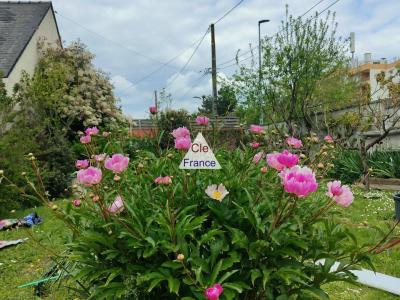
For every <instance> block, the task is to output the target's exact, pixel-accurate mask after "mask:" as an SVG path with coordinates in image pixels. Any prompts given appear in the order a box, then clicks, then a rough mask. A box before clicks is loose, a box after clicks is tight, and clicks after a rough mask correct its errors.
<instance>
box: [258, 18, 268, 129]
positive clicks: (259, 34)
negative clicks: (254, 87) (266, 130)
mask: <svg viewBox="0 0 400 300" xmlns="http://www.w3.org/2000/svg"><path fill="white" fill-rule="evenodd" d="M268 22H269V20H260V21H258V98H259V103H260V125H264V106H263V99H262V90H261V80H262V71H261V51H262V48H261V28H260V27H261V24H262V23H268Z"/></svg>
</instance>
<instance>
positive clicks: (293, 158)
mask: <svg viewBox="0 0 400 300" xmlns="http://www.w3.org/2000/svg"><path fill="white" fill-rule="evenodd" d="M276 160H277V161H278V162H279V163H280V164H281V165H284V166H285V167H286V168H291V167H293V166H295V165H297V163H298V162H299V157H298V156H297V155H296V154H293V153H290V152H289V151H288V150H283V151H282V152H281V153H279V155H278V156H277V157H276Z"/></svg>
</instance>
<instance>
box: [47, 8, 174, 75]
mask: <svg viewBox="0 0 400 300" xmlns="http://www.w3.org/2000/svg"><path fill="white" fill-rule="evenodd" d="M54 13H55V14H57V15H58V16H60V17H62V18H64V19H66V20H68V21H70V22H71V23H74V24H75V25H77V26H79V27H81V28H83V29H84V30H86V31H87V32H90V33H91V34H94V35H97V36H98V37H100V38H102V39H104V40H107V41H108V42H111V43H113V44H115V45H117V46H119V47H121V48H123V49H125V50H128V51H131V52H132V53H135V54H136V55H139V56H142V57H144V58H146V59H148V60H151V61H154V62H156V63H158V64H162V65H163V67H165V66H167V65H168V63H165V62H162V61H160V60H158V59H155V58H153V57H150V56H148V55H146V54H143V53H141V52H138V51H136V50H134V49H131V48H129V47H127V46H125V45H123V44H121V43H119V42H117V41H114V40H112V39H109V38H108V37H106V36H104V35H102V34H100V33H97V32H96V31H93V30H91V29H89V28H87V27H86V26H84V25H82V24H80V23H78V22H77V21H75V20H73V19H71V18H69V17H66V16H64V15H61V14H60V13H59V12H58V11H54ZM170 67H171V68H174V69H177V67H174V66H170Z"/></svg>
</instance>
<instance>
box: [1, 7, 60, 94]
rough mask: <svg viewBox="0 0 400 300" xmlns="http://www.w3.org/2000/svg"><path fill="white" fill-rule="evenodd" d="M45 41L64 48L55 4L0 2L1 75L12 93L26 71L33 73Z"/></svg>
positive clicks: (8, 90)
mask: <svg viewBox="0 0 400 300" xmlns="http://www.w3.org/2000/svg"><path fill="white" fill-rule="evenodd" d="M41 39H43V40H44V41H45V43H46V44H48V45H55V44H60V45H61V37H60V33H59V31H58V27H57V22H56V19H55V16H54V10H53V6H52V4H51V2H0V72H1V73H2V77H3V78H2V79H3V82H4V83H5V85H6V89H7V92H8V93H9V94H11V93H12V90H13V87H14V85H15V84H16V83H17V82H19V80H20V77H21V72H22V71H26V72H27V73H28V74H33V71H34V70H35V66H36V64H37V62H38V60H39V54H40V52H39V49H38V41H40V40H41Z"/></svg>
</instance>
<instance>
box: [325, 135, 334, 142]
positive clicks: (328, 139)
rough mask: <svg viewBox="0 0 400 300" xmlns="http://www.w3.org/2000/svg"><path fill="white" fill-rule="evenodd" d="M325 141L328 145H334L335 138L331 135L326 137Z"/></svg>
mask: <svg viewBox="0 0 400 300" xmlns="http://www.w3.org/2000/svg"><path fill="white" fill-rule="evenodd" d="M324 141H325V142H327V143H333V138H332V136H330V135H329V134H328V135H326V136H325V137H324Z"/></svg>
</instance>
